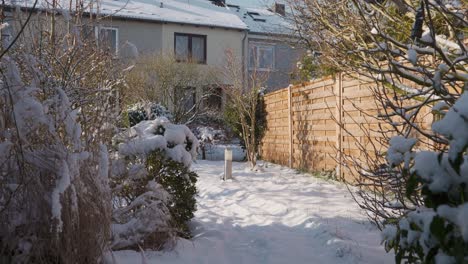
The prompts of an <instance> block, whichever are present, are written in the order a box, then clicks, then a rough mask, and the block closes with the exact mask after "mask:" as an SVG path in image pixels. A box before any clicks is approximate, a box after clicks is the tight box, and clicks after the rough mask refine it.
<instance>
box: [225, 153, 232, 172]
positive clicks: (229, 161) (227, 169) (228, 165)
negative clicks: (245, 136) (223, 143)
mask: <svg viewBox="0 0 468 264" xmlns="http://www.w3.org/2000/svg"><path fill="white" fill-rule="evenodd" d="M228 179H232V149H231V148H229V147H226V149H225V150H224V180H228Z"/></svg>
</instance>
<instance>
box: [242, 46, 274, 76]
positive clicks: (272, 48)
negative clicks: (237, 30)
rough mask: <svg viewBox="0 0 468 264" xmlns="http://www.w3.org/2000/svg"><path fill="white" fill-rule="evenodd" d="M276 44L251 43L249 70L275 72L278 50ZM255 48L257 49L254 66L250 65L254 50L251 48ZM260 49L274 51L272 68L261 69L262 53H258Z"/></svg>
mask: <svg viewBox="0 0 468 264" xmlns="http://www.w3.org/2000/svg"><path fill="white" fill-rule="evenodd" d="M275 46H276V45H275V44H273V43H265V42H251V43H249V60H248V61H249V70H258V71H274V70H275V67H276V63H275V62H276V48H275ZM252 47H253V48H254V49H255V60H254V65H253V66H252V65H251V64H250V58H251V56H253V54H252V52H251V51H252V49H251V48H252ZM259 48H271V51H272V56H271V60H272V61H271V68H261V67H259V61H260V60H259V56H260V53H259V52H258V49H259Z"/></svg>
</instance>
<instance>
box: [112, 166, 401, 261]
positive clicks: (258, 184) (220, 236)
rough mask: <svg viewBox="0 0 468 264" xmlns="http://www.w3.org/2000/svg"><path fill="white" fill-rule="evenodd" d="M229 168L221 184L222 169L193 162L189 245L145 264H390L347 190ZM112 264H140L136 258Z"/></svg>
mask: <svg viewBox="0 0 468 264" xmlns="http://www.w3.org/2000/svg"><path fill="white" fill-rule="evenodd" d="M245 167H246V164H245V163H234V169H233V176H234V179H233V180H229V181H226V182H223V181H222V180H221V179H220V177H221V175H222V172H223V162H222V161H198V164H195V165H194V169H195V170H196V171H197V172H198V174H199V176H200V178H199V181H198V183H197V186H198V190H199V197H198V210H197V212H196V214H195V215H196V216H195V218H194V220H193V222H192V226H193V228H194V235H195V237H194V238H193V240H180V241H179V242H178V244H177V246H176V247H175V249H174V250H173V251H170V252H145V255H146V262H147V263H207V264H209V263H232V264H234V263H235V264H238V263H255V264H256V263H278V264H280V263H281V264H283V263H287V264H299V263H379V264H380V263H392V262H393V256H392V254H387V253H385V251H384V249H383V247H382V246H381V245H380V233H379V231H378V230H377V229H376V228H375V227H374V226H372V225H371V224H370V223H369V222H368V221H367V220H366V218H365V217H364V216H363V215H362V213H361V212H360V210H359V208H358V207H357V205H356V204H355V203H354V202H353V200H352V199H351V197H350V194H349V193H348V191H347V190H346V187H345V186H343V185H341V184H339V183H335V182H328V181H325V180H322V179H318V178H314V177H312V176H310V175H306V174H298V173H297V172H296V171H294V170H292V169H288V168H284V167H281V166H278V165H274V164H269V163H268V164H267V167H266V168H265V169H264V172H257V173H252V172H248V171H246V170H245ZM115 256H116V259H117V262H118V263H119V264H125V263H142V260H141V259H142V257H141V254H140V253H138V252H134V251H119V252H115Z"/></svg>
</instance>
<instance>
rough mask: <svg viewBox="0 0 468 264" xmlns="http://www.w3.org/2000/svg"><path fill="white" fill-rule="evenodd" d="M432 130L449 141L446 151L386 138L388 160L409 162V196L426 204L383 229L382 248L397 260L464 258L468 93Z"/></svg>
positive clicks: (467, 244)
mask: <svg viewBox="0 0 468 264" xmlns="http://www.w3.org/2000/svg"><path fill="white" fill-rule="evenodd" d="M432 129H433V131H434V132H436V133H439V134H441V135H442V136H444V137H445V138H446V139H447V140H448V141H449V142H450V144H449V149H448V153H445V152H442V153H440V152H432V151H419V152H416V151H412V150H411V148H412V147H413V145H414V143H415V141H413V140H411V139H404V138H393V139H392V140H391V141H390V149H389V151H388V159H389V161H390V163H392V164H393V165H398V164H400V163H402V162H405V163H407V164H408V165H409V166H407V167H408V170H406V173H407V174H408V175H407V176H408V177H409V180H408V183H407V186H406V189H407V190H406V193H407V196H408V199H410V197H411V195H412V194H413V193H415V192H421V194H422V196H423V199H424V206H420V207H418V208H416V209H415V210H414V211H409V212H408V213H407V214H405V216H404V217H402V218H401V219H400V220H399V221H398V222H397V223H391V224H389V225H387V226H386V228H385V230H384V232H383V239H384V241H385V245H386V248H387V250H391V249H393V250H394V251H395V253H396V260H397V262H398V263H400V262H401V261H402V260H405V261H408V262H410V263H414V262H424V263H465V262H467V261H468V221H467V219H468V200H467V197H468V155H467V153H466V151H467V148H468V95H467V94H466V93H464V94H463V95H462V96H461V97H460V98H459V99H458V100H457V102H456V103H455V104H454V105H453V106H452V107H451V108H450V109H449V111H448V112H447V113H446V114H445V116H444V117H443V119H442V120H440V121H438V122H435V123H434V124H433V125H432ZM410 159H411V164H409V163H410ZM405 167H406V166H405Z"/></svg>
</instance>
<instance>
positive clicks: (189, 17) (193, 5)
mask: <svg viewBox="0 0 468 264" xmlns="http://www.w3.org/2000/svg"><path fill="white" fill-rule="evenodd" d="M38 1H39V2H38V4H37V6H36V7H37V8H38V9H47V8H50V7H51V5H52V4H51V3H52V0H38ZM71 1H73V2H75V1H76V0H71ZM56 2H57V3H58V8H59V9H64V10H68V9H69V6H70V0H56ZM10 3H15V5H19V6H22V7H32V6H33V4H34V0H10ZM97 3H99V5H100V8H99V12H100V14H102V15H112V16H113V17H122V18H129V19H141V20H152V21H159V22H172V23H183V24H193V25H201V26H210V27H222V28H232V29H242V30H243V29H246V28H247V25H246V24H245V23H244V22H243V21H242V20H241V19H240V18H239V17H238V16H236V15H235V14H233V13H232V12H231V11H230V10H229V9H228V8H226V7H220V6H216V5H213V4H211V2H209V1H206V0H100V1H99V2H97V1H95V0H94V1H93V0H84V9H85V10H88V11H90V12H91V13H96V12H97ZM71 6H75V5H74V3H73V4H72V5H71Z"/></svg>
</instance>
